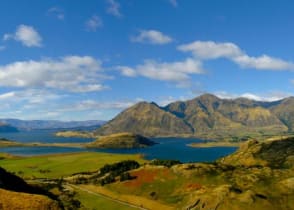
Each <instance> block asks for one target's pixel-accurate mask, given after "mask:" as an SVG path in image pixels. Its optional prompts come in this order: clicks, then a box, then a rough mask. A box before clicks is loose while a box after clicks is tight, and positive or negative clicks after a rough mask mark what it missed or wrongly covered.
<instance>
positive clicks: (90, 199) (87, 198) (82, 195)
mask: <svg viewBox="0 0 294 210" xmlns="http://www.w3.org/2000/svg"><path fill="white" fill-rule="evenodd" d="M76 192H77V199H78V200H79V201H80V202H81V204H82V207H83V208H84V209H92V210H96V209H97V210H98V209H99V210H109V209H119V210H132V209H135V208H132V207H128V206H125V205H123V204H119V203H116V202H114V201H111V200H108V199H105V198H99V197H97V196H95V195H92V194H89V193H87V192H84V191H81V190H77V191H76Z"/></svg>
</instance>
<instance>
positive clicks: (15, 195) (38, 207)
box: [0, 189, 60, 210]
mask: <svg viewBox="0 0 294 210" xmlns="http://www.w3.org/2000/svg"><path fill="white" fill-rule="evenodd" d="M0 209H1V210H27V209H29V210H59V209H60V208H59V206H58V203H57V202H56V201H53V200H51V199H49V198H48V197H46V196H42V195H33V194H27V193H19V192H12V191H8V190H3V189H0Z"/></svg>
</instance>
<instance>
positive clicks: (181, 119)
mask: <svg viewBox="0 0 294 210" xmlns="http://www.w3.org/2000/svg"><path fill="white" fill-rule="evenodd" d="M293 107H294V99H293V98H287V99H284V100H281V101H276V102H260V101H254V100H249V99H245V98H238V99H234V100H233V99H220V98H218V97H216V96H214V95H211V94H205V95H201V96H199V97H197V98H194V99H192V100H188V101H178V102H174V103H171V104H168V105H167V106H165V107H160V106H158V105H156V104H155V103H147V102H140V103H138V104H136V105H134V106H132V107H130V108H128V109H126V110H125V111H123V112H122V113H120V114H119V115H118V116H116V117H115V118H114V119H112V120H111V121H110V122H108V123H106V124H105V125H103V126H102V127H101V128H99V129H97V130H96V131H95V133H96V134H98V135H99V134H102V135H107V134H113V133H118V132H134V133H138V134H142V135H145V136H157V137H158V136H161V137H162V136H196V137H207V138H209V137H212V138H215V137H219V138H221V137H224V136H246V135H247V136H248V135H250V134H259V135H262V134H264V133H266V134H279V133H283V132H288V131H292V128H293V127H294V109H293Z"/></svg>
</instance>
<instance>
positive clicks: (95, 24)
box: [85, 15, 103, 31]
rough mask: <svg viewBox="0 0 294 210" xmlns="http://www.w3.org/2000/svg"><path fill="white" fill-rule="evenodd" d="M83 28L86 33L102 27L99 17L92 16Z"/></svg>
mask: <svg viewBox="0 0 294 210" xmlns="http://www.w3.org/2000/svg"><path fill="white" fill-rule="evenodd" d="M85 26H86V29H87V30H88V31H96V30H97V28H100V27H102V26H103V22H102V19H101V18H100V17H99V16H97V15H93V16H92V17H91V18H90V19H88V20H87V21H86V23H85Z"/></svg>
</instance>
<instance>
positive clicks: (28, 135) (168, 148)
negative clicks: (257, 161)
mask: <svg viewBox="0 0 294 210" xmlns="http://www.w3.org/2000/svg"><path fill="white" fill-rule="evenodd" d="M0 137H2V138H3V137H4V138H7V139H11V140H16V141H19V142H44V143H56V142H57V143H58V142H59V143H67V142H90V141H92V139H86V138H65V137H56V136H54V132H53V131H25V132H19V133H1V134H0ZM152 140H153V141H155V142H157V143H158V144H156V145H154V146H152V147H147V148H139V149H85V148H69V147H8V148H0V152H6V153H10V154H13V155H24V156H33V155H43V154H55V153H67V152H81V151H95V152H109V153H120V154H142V155H144V157H145V158H146V159H148V160H151V159H156V158H157V159H175V160H180V161H181V162H210V161H214V160H216V159H218V158H220V157H223V156H225V155H228V154H231V153H233V152H234V151H235V150H236V148H234V147H211V148H192V147H189V146H187V145H188V144H190V143H192V142H200V141H201V140H200V139H186V138H153V139H152Z"/></svg>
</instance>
